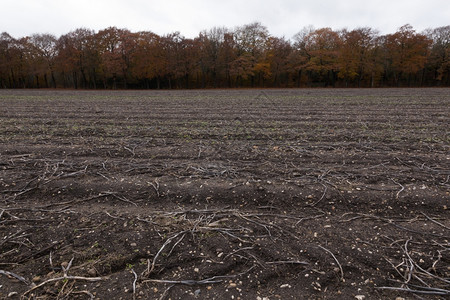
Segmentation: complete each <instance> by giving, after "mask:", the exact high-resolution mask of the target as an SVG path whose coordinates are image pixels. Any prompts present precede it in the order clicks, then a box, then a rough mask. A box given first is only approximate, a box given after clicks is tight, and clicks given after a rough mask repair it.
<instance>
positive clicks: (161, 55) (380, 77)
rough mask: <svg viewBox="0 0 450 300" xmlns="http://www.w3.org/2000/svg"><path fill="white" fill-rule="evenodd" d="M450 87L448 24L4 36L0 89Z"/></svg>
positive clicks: (83, 31) (82, 30)
mask: <svg viewBox="0 0 450 300" xmlns="http://www.w3.org/2000/svg"><path fill="white" fill-rule="evenodd" d="M388 86H414V87H419V86H450V26H445V27H439V28H434V29H429V30H426V31H424V32H422V33H418V32H416V31H415V30H414V29H413V27H412V26H410V25H404V26H402V27H401V28H399V29H398V31H397V32H395V33H392V34H387V35H380V34H379V33H378V32H377V31H376V30H374V29H372V28H367V27H365V28H357V29H354V30H347V29H343V30H338V31H334V30H332V29H330V28H320V29H314V28H312V27H305V28H303V29H302V30H301V31H300V32H299V33H297V34H296V35H295V36H294V37H293V38H292V39H287V38H284V37H275V36H272V35H271V34H270V33H269V31H268V29H267V28H266V27H265V26H263V25H261V24H260V23H251V24H248V25H244V26H239V27H237V28H235V29H233V30H231V29H228V28H224V27H216V28H212V29H210V30H205V31H202V32H201V33H199V35H198V36H197V37H196V38H194V39H190V38H185V37H183V36H182V35H181V34H180V33H179V32H175V33H171V34H167V35H164V36H160V35H157V34H155V33H152V32H150V31H142V32H131V31H129V30H127V29H119V28H116V27H109V28H106V29H104V30H100V31H98V32H95V31H93V30H90V29H85V28H80V29H77V30H74V31H72V32H69V33H67V34H65V35H62V36H60V37H59V38H58V37H55V36H53V35H51V34H34V35H31V36H27V37H22V38H18V39H17V38H14V37H12V36H10V35H9V34H8V33H6V32H4V33H2V34H1V35H0V87H1V88H75V89H126V88H140V89H173V88H226V87H233V88H236V87H388Z"/></svg>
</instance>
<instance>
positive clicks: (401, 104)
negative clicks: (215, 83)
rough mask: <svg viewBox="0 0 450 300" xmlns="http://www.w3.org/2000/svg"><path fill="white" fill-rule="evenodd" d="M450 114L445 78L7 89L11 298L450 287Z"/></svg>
mask: <svg viewBox="0 0 450 300" xmlns="http://www.w3.org/2000/svg"><path fill="white" fill-rule="evenodd" d="M449 125H450V89H317V90H316V89H313V90H309V89H300V90H295V89H292V90H203V91H195V90H194V91H59V90H56V91H53V90H17V91H12V90H0V298H7V297H10V298H23V299H254V300H256V299H260V300H262V299H271V300H272V299H396V298H397V297H400V298H405V299H410V298H411V299H415V298H417V297H422V298H425V299H445V298H447V297H449V295H450V212H449V206H450V194H449V193H450V126H449ZM355 297H356V298H355ZM400 298H398V299H400Z"/></svg>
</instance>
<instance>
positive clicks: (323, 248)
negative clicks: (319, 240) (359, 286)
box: [317, 245, 344, 281]
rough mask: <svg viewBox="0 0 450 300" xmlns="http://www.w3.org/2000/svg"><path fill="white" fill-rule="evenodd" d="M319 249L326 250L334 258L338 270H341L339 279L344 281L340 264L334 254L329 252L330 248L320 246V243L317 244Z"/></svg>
mask: <svg viewBox="0 0 450 300" xmlns="http://www.w3.org/2000/svg"><path fill="white" fill-rule="evenodd" d="M317 246H318V247H319V248H320V249H322V250H325V251H326V252H328V253H329V254H330V255H331V256H332V257H333V259H334V261H335V262H336V263H337V265H338V267H339V270H340V271H341V280H342V281H344V270H343V269H342V266H341V264H340V263H339V261H338V259H337V258H336V256H334V254H333V252H331V251H330V250H328V249H327V248H325V247H322V246H321V245H317Z"/></svg>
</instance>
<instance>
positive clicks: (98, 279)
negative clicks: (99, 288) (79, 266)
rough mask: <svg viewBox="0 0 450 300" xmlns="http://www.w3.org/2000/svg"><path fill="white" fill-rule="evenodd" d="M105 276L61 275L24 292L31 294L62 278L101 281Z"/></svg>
mask: <svg viewBox="0 0 450 300" xmlns="http://www.w3.org/2000/svg"><path fill="white" fill-rule="evenodd" d="M104 279H105V278H103V277H83V276H67V275H64V276H61V277H55V278H50V279H48V280H46V281H44V282H41V283H40V284H38V285H36V286H34V287H32V288H31V289H29V290H28V291H26V292H25V293H23V296H25V295H26V294H29V293H30V292H32V291H34V290H36V289H38V288H40V287H41V286H44V285H46V284H49V283H52V282H55V281H60V280H83V281H100V280H104Z"/></svg>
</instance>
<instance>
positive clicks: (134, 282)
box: [131, 269, 138, 299]
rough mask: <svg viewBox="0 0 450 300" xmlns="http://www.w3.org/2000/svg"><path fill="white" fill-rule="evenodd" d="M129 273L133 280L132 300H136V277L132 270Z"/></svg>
mask: <svg viewBox="0 0 450 300" xmlns="http://www.w3.org/2000/svg"><path fill="white" fill-rule="evenodd" d="M131 272H132V273H133V275H134V280H133V299H135V298H136V282H137V280H138V276H137V274H136V272H135V271H134V270H133V269H131Z"/></svg>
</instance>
